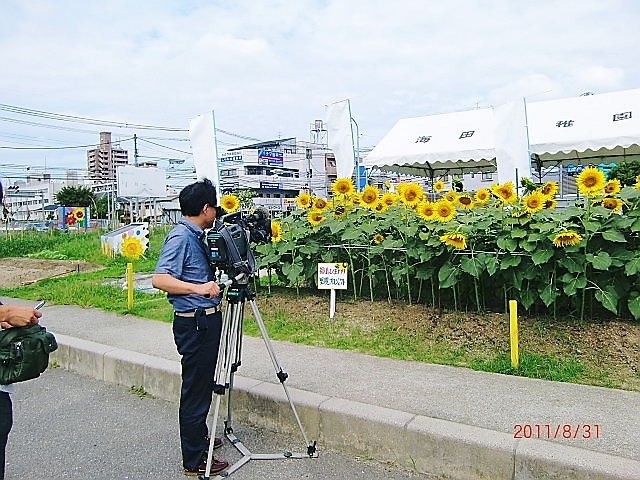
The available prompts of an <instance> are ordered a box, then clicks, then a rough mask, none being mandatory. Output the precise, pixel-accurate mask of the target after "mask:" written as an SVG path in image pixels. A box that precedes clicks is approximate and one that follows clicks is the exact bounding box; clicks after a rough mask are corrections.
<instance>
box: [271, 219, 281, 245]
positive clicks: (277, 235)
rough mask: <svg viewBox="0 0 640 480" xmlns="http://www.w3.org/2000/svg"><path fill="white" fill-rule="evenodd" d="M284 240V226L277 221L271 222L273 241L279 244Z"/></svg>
mask: <svg viewBox="0 0 640 480" xmlns="http://www.w3.org/2000/svg"><path fill="white" fill-rule="evenodd" d="M281 240H282V224H281V223H280V222H278V221H277V220H274V221H273V222H271V241H272V242H274V243H277V242H279V241H281Z"/></svg>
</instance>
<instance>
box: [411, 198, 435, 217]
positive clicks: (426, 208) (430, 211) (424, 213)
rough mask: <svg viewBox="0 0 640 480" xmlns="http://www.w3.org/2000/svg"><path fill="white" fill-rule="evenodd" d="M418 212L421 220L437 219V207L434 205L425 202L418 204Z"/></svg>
mask: <svg viewBox="0 0 640 480" xmlns="http://www.w3.org/2000/svg"><path fill="white" fill-rule="evenodd" d="M416 212H417V213H418V215H420V218H423V219H425V220H434V219H435V217H436V207H435V204H434V203H431V202H427V201H423V202H420V203H419V204H418V207H417V208H416Z"/></svg>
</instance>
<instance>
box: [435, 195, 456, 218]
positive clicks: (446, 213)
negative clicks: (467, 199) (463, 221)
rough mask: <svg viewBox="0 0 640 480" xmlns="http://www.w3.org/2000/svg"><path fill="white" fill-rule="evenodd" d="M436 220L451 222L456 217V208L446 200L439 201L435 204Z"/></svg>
mask: <svg viewBox="0 0 640 480" xmlns="http://www.w3.org/2000/svg"><path fill="white" fill-rule="evenodd" d="M434 208H435V210H436V220H438V221H439V222H442V223H446V222H450V221H451V220H453V217H455V216H456V207H455V206H454V205H453V203H451V202H448V201H446V200H438V201H437V202H436V203H434Z"/></svg>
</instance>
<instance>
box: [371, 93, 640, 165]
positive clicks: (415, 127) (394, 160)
mask: <svg viewBox="0 0 640 480" xmlns="http://www.w3.org/2000/svg"><path fill="white" fill-rule="evenodd" d="M526 107H527V124H528V131H529V143H530V149H531V152H532V153H536V154H538V155H540V158H541V160H542V161H543V162H544V163H555V164H560V163H561V164H565V165H566V164H591V163H593V164H598V163H611V162H616V163H621V162H626V161H631V160H640V89H636V90H624V91H620V92H612V93H604V94H599V95H588V96H580V97H574V98H566V99H561V100H551V101H544V102H532V103H528V104H527V106H526ZM495 125H496V121H495V116H494V110H493V109H491V108H486V109H479V110H470V111H465V112H457V113H449V114H444V115H430V116H426V117H418V118H407V119H403V120H400V121H398V123H396V125H395V126H394V127H393V128H392V129H391V130H390V131H389V133H388V134H387V135H386V136H385V137H384V138H383V139H382V140H381V141H380V143H379V144H378V145H377V146H376V147H375V148H374V149H373V150H372V151H371V153H370V154H369V155H368V156H367V158H366V159H365V160H364V162H363V165H365V166H366V167H369V168H379V169H381V170H391V171H396V172H399V173H406V174H413V175H427V176H430V175H433V176H437V175H443V174H447V173H451V172H456V171H457V172H460V173H472V172H483V171H495V170H496V158H495V157H496V151H495V146H496V141H495V140H496V136H495ZM464 132H473V133H472V134H469V133H467V134H466V135H464V134H463V133H464ZM427 139H428V140H427Z"/></svg>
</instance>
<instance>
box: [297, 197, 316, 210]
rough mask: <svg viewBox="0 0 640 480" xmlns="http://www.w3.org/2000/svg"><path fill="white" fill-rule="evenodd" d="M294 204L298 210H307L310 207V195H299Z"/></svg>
mask: <svg viewBox="0 0 640 480" xmlns="http://www.w3.org/2000/svg"><path fill="white" fill-rule="evenodd" d="M296 202H298V207H300V208H305V209H306V208H309V207H310V206H311V203H312V202H311V195H309V194H308V193H301V194H300V195H298V198H296Z"/></svg>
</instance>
